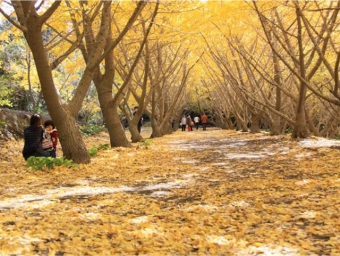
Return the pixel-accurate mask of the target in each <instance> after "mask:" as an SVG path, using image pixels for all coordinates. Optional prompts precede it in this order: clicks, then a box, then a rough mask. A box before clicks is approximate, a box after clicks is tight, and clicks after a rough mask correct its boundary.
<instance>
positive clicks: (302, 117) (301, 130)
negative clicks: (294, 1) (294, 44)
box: [292, 7, 309, 138]
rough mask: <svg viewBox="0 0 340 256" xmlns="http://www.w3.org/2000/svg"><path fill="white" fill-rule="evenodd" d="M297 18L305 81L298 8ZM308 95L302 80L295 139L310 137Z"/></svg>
mask: <svg viewBox="0 0 340 256" xmlns="http://www.w3.org/2000/svg"><path fill="white" fill-rule="evenodd" d="M296 16H297V24H298V36H297V40H298V45H299V65H300V75H301V77H302V78H303V79H306V69H305V63H304V53H303V48H304V47H303V42H302V24H301V10H300V8H299V7H296ZM306 95H307V86H306V83H305V82H304V81H302V80H300V91H299V101H298V105H297V111H296V125H295V127H294V130H293V134H292V137H293V138H307V137H308V136H309V131H308V129H307V124H306V114H305V102H306Z"/></svg>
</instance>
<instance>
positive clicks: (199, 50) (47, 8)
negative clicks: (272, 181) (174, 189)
mask: <svg viewBox="0 0 340 256" xmlns="http://www.w3.org/2000/svg"><path fill="white" fill-rule="evenodd" d="M4 4H6V3H5V2H2V4H1V7H2V8H1V9H0V12H1V13H2V15H3V16H4V17H5V18H6V20H7V21H8V22H10V24H11V26H9V23H8V22H7V23H3V24H7V27H6V28H8V29H6V30H3V31H2V36H1V38H2V43H3V44H2V47H6V46H7V47H8V48H7V49H9V46H11V45H13V44H18V45H20V49H21V51H22V54H21V56H17V59H10V60H9V59H7V62H6V61H3V62H2V70H3V71H4V72H3V74H2V77H5V74H7V76H6V79H7V80H5V79H2V83H5V84H6V83H7V84H8V83H10V82H11V81H20V83H24V84H19V87H20V85H21V86H26V89H28V90H27V91H29V92H32V93H31V94H30V96H31V98H32V99H33V98H34V97H33V96H34V94H33V92H41V94H38V95H41V97H36V96H35V99H37V100H40V99H43V101H44V102H45V103H46V106H47V109H48V112H49V114H50V115H51V117H52V119H53V120H54V121H55V123H56V125H57V127H58V130H59V134H60V142H61V145H62V148H63V154H64V156H65V157H66V158H69V159H72V160H74V161H75V162H77V163H88V162H89V161H90V159H89V157H88V155H87V150H86V147H85V145H84V143H83V142H82V139H81V135H80V133H79V130H78V128H77V126H76V120H77V116H78V114H79V112H81V111H82V110H83V111H84V109H85V108H87V110H88V109H94V108H96V104H95V102H98V104H99V107H98V109H100V112H101V115H102V117H103V120H104V123H105V125H106V127H107V129H108V132H109V134H110V144H111V146H112V147H116V146H124V147H127V146H130V142H129V140H128V139H127V138H126V136H125V132H124V130H123V127H122V125H121V120H120V116H121V114H122V113H123V114H124V115H125V116H126V117H127V119H128V121H129V124H130V125H129V129H130V132H131V135H132V142H137V141H140V140H141V139H142V137H141V135H140V134H139V133H138V130H137V123H138V120H139V118H140V116H141V115H142V114H143V113H146V114H147V115H148V116H149V117H150V120H151V126H152V131H153V132H152V137H159V136H163V135H164V134H167V133H170V132H171V131H172V129H171V120H173V119H175V120H179V117H180V116H181V114H182V113H183V110H184V109H186V108H187V107H188V106H195V108H196V109H197V111H200V112H201V111H202V110H203V109H208V111H209V112H211V113H212V114H213V115H214V120H215V121H216V125H218V126H220V127H222V128H227V129H228V128H232V129H234V127H235V126H236V127H237V128H238V129H241V130H243V131H248V128H249V126H250V127H251V131H252V132H258V131H259V129H260V128H261V127H265V128H266V129H269V130H270V131H271V133H272V134H280V133H282V132H284V131H286V130H287V129H291V130H292V131H293V137H308V136H309V135H310V134H315V135H323V136H330V135H334V134H336V133H337V129H338V124H339V114H338V113H339V105H340V97H339V92H338V91H339V79H338V71H339V70H338V69H339V61H340V54H339V49H338V48H339V45H338V43H339V40H338V38H337V31H338V28H339V21H338V12H339V8H340V4H339V2H334V1H326V2H320V1H317V2H311V1H308V2H304V3H301V2H298V1H291V2H290V1H287V2H256V1H255V2H232V3H230V2H228V3H226V2H223V1H221V2H217V1H213V2H207V3H201V2H200V1H191V2H190V1H189V2H188V1H166V2H158V1H155V2H146V1H136V2H124V1H123V2H113V1H79V2H76V1H65V2H64V1H52V2H48V3H47V2H36V1H11V2H10V4H9V5H8V7H7V8H5V7H3V5H4ZM6 6H7V5H6ZM11 8H13V9H11ZM12 10H13V12H12ZM4 38H6V39H4ZM23 38H25V42H26V43H24V41H23ZM26 45H27V47H26V48H25V46H26ZM4 49H5V48H4ZM4 49H3V52H4V53H3V54H4V57H1V58H2V59H5V60H6V56H8V54H9V53H11V51H7V52H6V51H4ZM6 54H7V55H6ZM9 63H10V64H9ZM5 64H6V65H7V66H6V65H5ZM11 72H12V73H11ZM9 73H11V74H12V76H11V78H12V79H8V77H9V76H8V74H9ZM0 86H1V85H0ZM0 88H1V87H0ZM35 88H38V90H35ZM0 96H1V94H0ZM2 98H6V97H2ZM33 102H34V101H33ZM4 103H8V102H2V103H1V104H4ZM36 104H37V105H38V103H37V102H36ZM132 106H138V111H137V113H136V114H135V115H132V113H131V107H132Z"/></svg>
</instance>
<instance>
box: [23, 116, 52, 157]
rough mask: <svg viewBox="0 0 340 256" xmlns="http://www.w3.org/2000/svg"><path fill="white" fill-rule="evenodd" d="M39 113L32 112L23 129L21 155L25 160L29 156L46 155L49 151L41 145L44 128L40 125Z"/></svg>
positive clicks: (48, 154)
mask: <svg viewBox="0 0 340 256" xmlns="http://www.w3.org/2000/svg"><path fill="white" fill-rule="evenodd" d="M42 122H43V120H42V117H41V115H38V114H34V115H32V116H31V119H30V125H29V126H28V127H26V128H25V130H24V140H25V142H24V148H23V150H22V155H23V157H24V158H25V160H27V159H28V158H29V157H31V156H35V157H38V156H42V157H48V156H50V153H49V152H48V151H45V150H44V149H43V147H42V140H43V134H44V128H43V126H42Z"/></svg>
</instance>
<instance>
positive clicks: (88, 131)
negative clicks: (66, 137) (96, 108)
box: [80, 125, 104, 135]
mask: <svg viewBox="0 0 340 256" xmlns="http://www.w3.org/2000/svg"><path fill="white" fill-rule="evenodd" d="M103 130H104V127H103V126H99V125H81V126H80V131H81V133H82V134H84V135H94V134H99V133H100V132H102V131H103Z"/></svg>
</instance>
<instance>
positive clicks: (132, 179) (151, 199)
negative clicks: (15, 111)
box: [0, 130, 340, 255]
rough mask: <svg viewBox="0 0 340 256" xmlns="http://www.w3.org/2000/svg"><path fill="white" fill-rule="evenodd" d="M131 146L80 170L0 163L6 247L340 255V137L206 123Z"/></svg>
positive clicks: (92, 141)
mask: <svg viewBox="0 0 340 256" xmlns="http://www.w3.org/2000/svg"><path fill="white" fill-rule="evenodd" d="M144 132H147V131H144ZM107 139H108V137H107V135H102V136H101V137H96V138H89V139H88V140H87V143H88V145H89V148H90V147H91V145H92V146H93V145H98V144H99V143H107ZM18 146H20V145H18ZM135 146H136V147H134V148H131V149H126V148H115V149H110V150H106V151H101V152H99V153H98V155H97V156H96V157H95V158H93V159H92V162H91V164H89V165H80V166H79V167H78V169H66V168H64V167H56V168H55V169H53V170H44V171H35V172H33V171H31V170H28V169H27V168H25V167H23V166H24V162H22V160H20V159H18V160H17V161H15V162H13V163H11V166H9V168H7V169H6V170H2V171H1V174H2V180H3V183H4V184H5V185H4V186H2V187H1V193H0V252H1V253H2V254H4V255H9V254H23V255H25V254H27V255H32V254H37V255H47V254H51V255H65V254H68V255H84V254H90V255H98V254H100V255H112V254H124V255H126V254H136V253H137V254H148V255H160V254H162V255H167V254H169V255H174V254H175V255H188V254H194V255H195V254H204V255H206V254H208V255H209V254H214V255H222V254H223V255H226V254H227V255H273V254H274V255H300V254H301V255H302V254H308V255H313V254H315V255H320V254H322V255H325V254H332V255H334V254H339V253H340V236H339V234H338V230H339V228H340V226H339V225H340V223H339V222H338V217H337V216H338V212H339V208H340V203H339V199H338V198H339V193H340V192H339V191H340V190H339V187H340V179H339V177H338V171H337V170H338V166H339V164H340V157H339V155H340V151H339V147H340V145H339V142H338V141H329V140H324V139H320V138H311V139H309V140H302V141H292V140H290V138H289V136H269V135H268V134H265V133H260V134H246V133H237V132H235V131H222V130H208V131H204V132H203V131H194V132H180V131H178V132H176V133H174V134H172V135H168V136H164V137H163V138H160V139H153V140H152V142H151V146H150V148H148V149H146V148H143V147H140V145H139V144H136V145H135ZM1 164H2V165H3V164H4V162H2V163H1Z"/></svg>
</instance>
